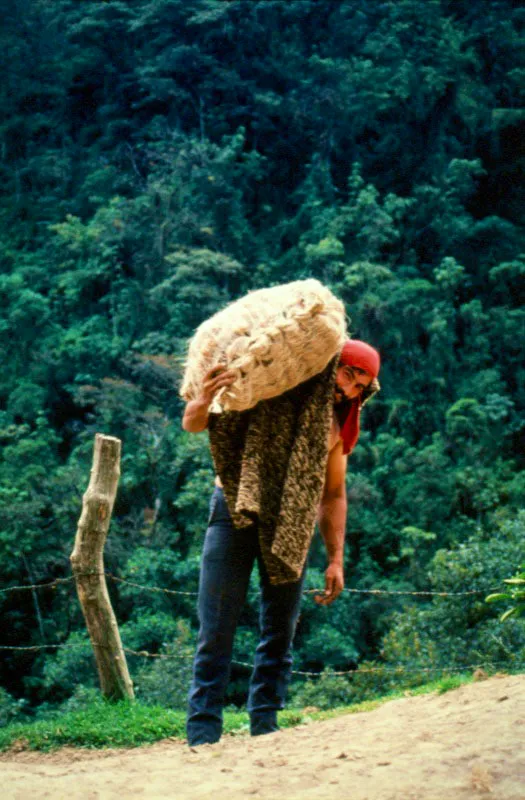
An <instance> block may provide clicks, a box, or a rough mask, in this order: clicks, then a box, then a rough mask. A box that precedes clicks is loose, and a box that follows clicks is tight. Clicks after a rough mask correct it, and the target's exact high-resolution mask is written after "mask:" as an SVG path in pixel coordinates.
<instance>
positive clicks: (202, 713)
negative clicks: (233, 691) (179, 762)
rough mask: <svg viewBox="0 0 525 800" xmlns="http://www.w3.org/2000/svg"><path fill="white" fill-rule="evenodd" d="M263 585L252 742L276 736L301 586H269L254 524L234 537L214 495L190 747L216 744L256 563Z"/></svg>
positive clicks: (219, 495) (251, 700) (251, 697)
mask: <svg viewBox="0 0 525 800" xmlns="http://www.w3.org/2000/svg"><path fill="white" fill-rule="evenodd" d="M255 561H257V564H258V567H259V575H260V584H261V603H260V634H261V638H260V642H259V645H258V647H257V650H256V652H255V662H254V668H253V672H252V675H251V678H250V688H249V694H248V704H247V707H248V713H249V715H250V731H251V733H252V735H259V734H262V733H269V732H271V731H274V730H277V729H278V728H277V711H278V710H279V709H282V708H284V700H285V695H286V689H287V686H288V682H289V679H290V673H291V668H292V655H291V648H292V641H293V637H294V633H295V629H296V626H297V620H298V617H299V606H300V602H301V595H302V589H303V582H304V571H303V575H302V576H301V579H300V580H299V581H296V582H294V583H286V584H281V585H278V586H273V585H272V584H271V583H270V580H269V578H268V573H267V571H266V568H265V566H264V563H263V559H262V555H261V550H260V547H259V539H258V533H257V524H256V523H254V524H253V525H251V526H250V527H248V528H242V529H236V528H235V527H234V526H233V522H232V519H231V516H230V513H229V511H228V506H227V504H226V500H225V498H224V493H223V490H222V489H220V488H219V487H217V486H216V487H215V490H214V492H213V495H212V498H211V502H210V516H209V520H208V528H207V531H206V537H205V540H204V548H203V553H202V563H201V573H200V581H199V599H198V613H199V622H200V629H199V638H198V643H197V652H196V654H195V660H194V664H193V679H192V683H191V688H190V694H189V704H188V718H187V726H186V730H187V735H188V743H189V744H190V745H197V744H204V743H208V742H216V741H218V740H219V739H220V737H221V733H222V707H223V703H224V696H225V693H226V687H227V684H228V679H229V676H230V662H231V657H232V648H233V638H234V634H235V629H236V627H237V622H238V620H239V616H240V613H241V610H242V607H243V605H244V601H245V599H246V592H247V589H248V584H249V580H250V575H251V572H252V569H253V565H254V562H255Z"/></svg>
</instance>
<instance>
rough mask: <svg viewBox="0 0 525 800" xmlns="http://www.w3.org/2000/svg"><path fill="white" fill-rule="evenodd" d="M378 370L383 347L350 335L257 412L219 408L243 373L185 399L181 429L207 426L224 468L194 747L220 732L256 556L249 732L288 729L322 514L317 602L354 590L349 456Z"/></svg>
mask: <svg viewBox="0 0 525 800" xmlns="http://www.w3.org/2000/svg"><path fill="white" fill-rule="evenodd" d="M379 367H380V358H379V354H378V352H377V351H376V350H375V349H374V348H373V347H371V346H370V345H368V344H366V343H365V342H360V341H357V340H352V339H348V340H347V341H346V342H345V344H344V346H343V348H342V351H341V352H340V353H339V355H338V356H336V357H334V358H333V359H332V360H331V361H330V363H329V364H328V366H327V367H326V369H325V370H324V371H323V372H322V373H321V374H319V375H317V376H314V378H312V379H310V380H308V381H305V382H304V383H302V384H301V385H300V386H297V387H296V388H294V389H292V390H291V391H288V392H285V393H284V394H282V395H281V396H280V397H276V398H273V399H270V400H265V401H262V402H260V403H259V404H258V405H257V406H256V407H255V408H253V409H250V410H247V411H241V412H235V411H234V412H226V413H222V414H214V413H210V411H209V407H210V405H211V403H212V401H213V398H214V397H215V395H216V394H217V392H219V390H220V389H222V388H223V387H228V386H230V385H231V383H232V382H233V381H234V379H235V374H234V373H233V372H232V371H231V370H228V368H227V367H225V366H217V367H214V368H213V369H211V370H209V371H208V372H207V374H206V375H205V378H204V381H203V384H202V392H201V395H200V397H199V398H198V399H196V400H192V401H190V402H188V403H187V405H186V408H185V412H184V417H183V420H182V427H183V428H184V430H186V431H188V432H190V433H198V432H200V431H203V430H205V429H206V428H207V429H208V431H209V436H210V447H211V451H212V456H213V460H214V464H215V468H216V471H217V477H216V480H215V489H214V492H213V495H212V498H211V502H210V514H209V519H208V527H207V531H206V536H205V540H204V548H203V553H202V563H201V574H200V582H199V597H198V613H199V622H200V629H199V638H198V645H197V651H196V655H195V660H194V666H193V679H192V683H191V688H190V695H189V705H188V718H187V735H188V743H189V745H190V746H195V745H200V744H206V743H213V742H216V741H218V740H219V739H220V737H221V733H222V708H223V702H224V696H225V692H226V687H227V683H228V679H229V673H230V663H231V656H232V648H233V639H234V634H235V629H236V626H237V622H238V619H239V616H240V613H241V610H242V607H243V605H244V602H245V598H246V592H247V589H248V584H249V580H250V575H251V572H252V569H253V565H254V562H255V561H257V564H258V569H259V576H260V585H261V603H260V642H259V645H258V647H257V650H256V653H255V663H254V668H253V672H252V675H251V679H250V688H249V696H248V704H247V708H248V713H249V715H250V732H251V734H252V736H257V735H260V734H265V733H271V732H272V731H276V730H278V725H277V711H278V710H280V709H282V708H283V707H284V702H285V695H286V689H287V685H288V682H289V678H290V673H291V666H292V656H291V649H292V641H293V637H294V633H295V628H296V625H297V620H298V617H299V608H300V601H301V595H302V590H303V582H304V577H305V571H306V567H305V563H306V555H307V551H308V548H309V545H310V541H311V536H312V533H313V527H314V525H315V521H316V520H317V522H318V524H319V530H320V532H321V535H322V537H323V540H324V543H325V546H326V551H327V556H328V567H327V569H326V572H325V591H324V595H321V596H319V597H316V600H317V602H318V603H320V604H322V605H328V604H330V603H332V602H333V601H334V600H335V599H336V598H337V597H338V596H339V594H340V593H341V591H342V590H343V587H344V576H343V548H344V537H345V524H346V508H347V504H346V488H345V473H346V463H347V456H348V454H349V453H351V451H352V449H353V448H354V446H355V444H356V442H357V440H358V437H359V417H360V411H361V407H362V405H363V403H364V402H365V401H366V400H367V399H368V398H369V397H370V396H371V395H372V394H374V393H375V392H376V391H378V388H379V384H378V383H377V376H378V373H379Z"/></svg>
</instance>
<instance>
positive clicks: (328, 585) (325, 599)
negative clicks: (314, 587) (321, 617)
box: [315, 562, 345, 606]
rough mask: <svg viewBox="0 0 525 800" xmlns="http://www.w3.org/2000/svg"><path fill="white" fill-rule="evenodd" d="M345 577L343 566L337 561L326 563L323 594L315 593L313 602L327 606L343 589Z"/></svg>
mask: <svg viewBox="0 0 525 800" xmlns="http://www.w3.org/2000/svg"><path fill="white" fill-rule="evenodd" d="M344 585H345V579H344V575H343V566H342V564H339V563H337V562H332V563H331V564H329V565H328V569H327V570H326V572H325V574H324V595H321V594H317V595H315V602H316V603H318V604H319V605H320V606H329V605H330V603H333V602H334V600H335V599H336V597H339V595H340V594H341V592H342V591H343V589H344Z"/></svg>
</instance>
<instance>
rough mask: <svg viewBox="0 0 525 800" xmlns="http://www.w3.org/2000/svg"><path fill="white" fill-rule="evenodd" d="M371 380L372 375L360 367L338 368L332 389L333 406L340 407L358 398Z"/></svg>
mask: <svg viewBox="0 0 525 800" xmlns="http://www.w3.org/2000/svg"><path fill="white" fill-rule="evenodd" d="M372 380H373V378H372V375H370V373H368V372H365V370H364V369H360V367H346V366H345V367H338V368H337V372H336V376H335V388H334V403H335V405H336V406H338V405H342V404H344V403H345V401H347V400H353V399H354V397H359V395H360V394H361V392H362V391H363V389H365V388H366V387H367V386H370V384H371V383H372Z"/></svg>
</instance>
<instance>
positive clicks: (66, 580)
mask: <svg viewBox="0 0 525 800" xmlns="http://www.w3.org/2000/svg"><path fill="white" fill-rule="evenodd" d="M88 575H91V576H95V577H100V576H101V575H104V576H105V577H106V578H109V579H110V580H112V581H113V582H114V583H121V584H124V585H126V586H132V587H133V588H135V589H140V590H141V591H145V592H157V593H163V594H167V595H181V596H185V597H197V595H198V592H197V591H182V590H180V589H166V588H163V587H161V586H146V585H144V584H142V583H136V582H135V581H130V580H129V579H128V578H121V577H118V576H117V575H113V573H111V572H108V571H106V570H105V571H104V572H77V573H76V574H72V575H69V576H68V577H66V578H55V579H54V580H52V581H48V582H47V583H32V584H24V585H22V586H7V587H5V588H2V589H0V594H5V593H7V592H22V591H36V590H37V589H50V588H54V587H56V586H60V585H61V584H65V583H71V582H72V581H74V580H75V579H76V577H84V576H88ZM323 591H324V590H323V589H304V591H303V594H304V595H309V594H313V595H315V594H323ZM497 591H499V589H498V587H496V588H488V589H468V590H466V591H462V592H445V591H430V590H428V591H408V590H397V589H357V588H348V589H347V588H345V589H343V593H345V594H358V595H375V596H380V595H391V596H395V597H467V596H473V595H488V594H490V593H491V592H497Z"/></svg>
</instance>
